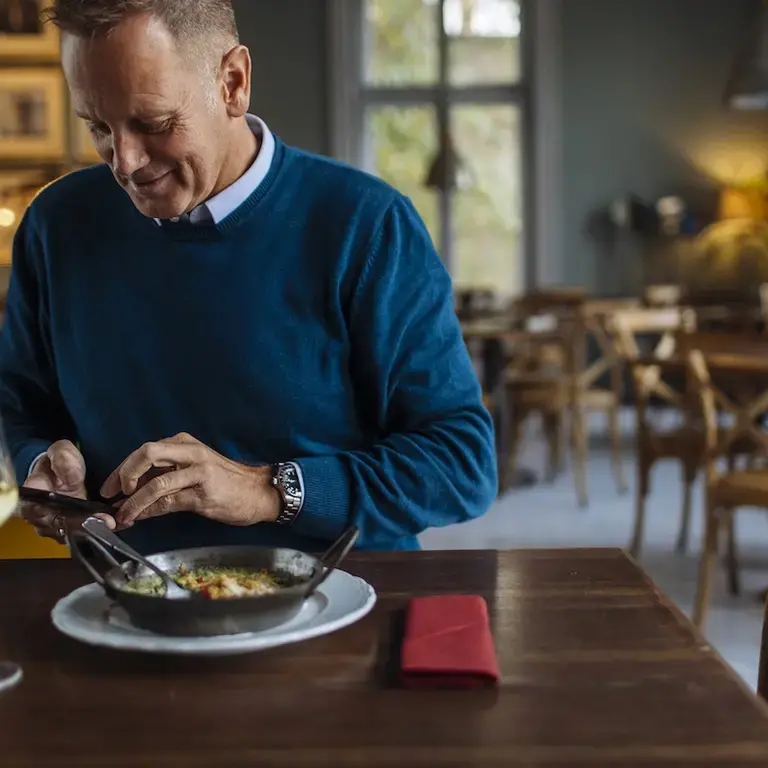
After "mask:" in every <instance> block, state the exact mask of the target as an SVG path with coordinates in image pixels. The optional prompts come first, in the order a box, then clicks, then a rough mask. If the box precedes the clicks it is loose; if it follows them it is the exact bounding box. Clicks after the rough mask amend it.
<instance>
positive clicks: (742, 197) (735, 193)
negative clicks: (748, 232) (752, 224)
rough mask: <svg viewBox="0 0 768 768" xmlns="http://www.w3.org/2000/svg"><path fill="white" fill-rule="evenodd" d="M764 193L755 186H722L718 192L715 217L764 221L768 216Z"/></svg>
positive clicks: (767, 205)
mask: <svg viewBox="0 0 768 768" xmlns="http://www.w3.org/2000/svg"><path fill="white" fill-rule="evenodd" d="M767 212H768V204H767V203H766V197H765V193H764V192H763V190H762V189H759V188H757V187H746V188H743V187H724V188H723V189H722V191H721V192H720V200H719V203H718V211H717V218H718V219H720V220H723V219H749V220H750V221H765V220H766V218H768V216H766V213H767Z"/></svg>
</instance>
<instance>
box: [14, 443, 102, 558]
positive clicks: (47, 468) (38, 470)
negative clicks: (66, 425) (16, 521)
mask: <svg viewBox="0 0 768 768" xmlns="http://www.w3.org/2000/svg"><path fill="white" fill-rule="evenodd" d="M24 486H25V487H26V488H37V489H38V490H41V491H55V492H56V493H60V494H62V495H63V496H71V497H73V498H75V499H84V498H86V493H85V460H84V459H83V455H82V454H81V453H80V451H78V450H77V448H76V447H75V445H74V444H73V443H71V442H70V441H69V440H59V442H57V443H54V444H53V445H52V446H51V447H50V448H49V449H48V451H47V452H46V454H45V456H41V457H40V459H39V460H38V462H37V464H36V465H35V468H34V470H33V471H32V473H31V474H30V475H29V477H28V478H27V480H26V482H25V483H24ZM20 509H21V516H22V517H23V518H24V519H25V520H26V521H27V522H28V523H31V524H32V525H33V526H34V527H35V528H36V529H37V532H38V534H40V536H44V537H46V538H51V539H56V541H59V542H62V543H63V537H62V536H61V529H62V528H63V527H64V525H63V522H64V520H66V522H67V524H70V525H71V524H72V523H76V524H77V523H81V522H82V521H83V520H85V517H86V516H85V515H83V516H78V515H76V514H73V513H71V512H67V513H65V514H63V513H62V512H61V511H57V510H56V509H55V508H53V507H47V506H44V505H42V504H21V505H20ZM97 517H100V518H101V519H102V520H104V522H106V523H107V525H108V526H109V527H110V528H112V529H114V528H115V527H116V522H115V520H114V518H113V517H110V516H109V515H97Z"/></svg>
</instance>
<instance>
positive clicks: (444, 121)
mask: <svg viewBox="0 0 768 768" xmlns="http://www.w3.org/2000/svg"><path fill="white" fill-rule="evenodd" d="M437 24H438V27H437V29H438V41H439V47H438V51H439V78H438V99H437V105H436V107H437V108H436V110H435V113H436V118H437V131H438V152H439V153H440V154H441V155H442V156H445V155H446V154H447V153H448V152H449V151H450V146H451V145H450V141H451V138H450V129H451V127H450V119H451V116H450V103H449V100H448V90H449V84H448V67H449V61H448V57H449V55H450V52H449V50H448V32H447V30H446V29H445V0H439V2H438V3H437ZM437 195H438V204H439V217H440V243H439V246H438V247H439V248H440V255H441V256H442V258H443V261H444V262H445V266H446V268H447V269H448V271H449V272H450V271H451V267H452V262H453V191H452V190H450V189H442V188H441V189H438V190H437Z"/></svg>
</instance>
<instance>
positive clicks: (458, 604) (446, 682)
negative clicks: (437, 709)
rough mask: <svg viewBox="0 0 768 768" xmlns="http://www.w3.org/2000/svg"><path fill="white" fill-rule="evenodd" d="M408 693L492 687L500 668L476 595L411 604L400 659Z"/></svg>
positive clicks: (437, 597) (422, 599) (483, 607)
mask: <svg viewBox="0 0 768 768" xmlns="http://www.w3.org/2000/svg"><path fill="white" fill-rule="evenodd" d="M400 674H401V679H402V682H403V685H405V686H406V687H408V688H481V687H487V686H492V685H495V684H496V683H497V682H498V680H499V666H498V662H497V661H496V651H495V649H494V647H493V637H492V635H491V627H490V622H489V619H488V606H487V605H486V603H485V600H484V599H483V598H482V597H480V596H478V595H435V596H433V597H417V598H414V599H413V600H411V602H410V604H409V606H408V611H407V614H406V619H405V632H404V637H403V646H402V653H401V659H400Z"/></svg>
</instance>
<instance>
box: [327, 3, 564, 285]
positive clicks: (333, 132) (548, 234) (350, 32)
mask: <svg viewBox="0 0 768 768" xmlns="http://www.w3.org/2000/svg"><path fill="white" fill-rule="evenodd" d="M364 2H365V0H327V3H328V14H327V15H328V29H327V35H328V49H329V80H330V82H329V89H330V94H331V103H330V110H329V134H330V149H331V154H332V156H333V157H335V158H336V159H338V160H341V161H342V162H345V163H348V164H350V165H353V166H357V167H360V168H365V167H367V162H366V161H367V159H368V158H367V154H366V153H367V151H368V149H367V147H366V130H365V122H366V113H367V110H368V109H369V108H370V107H376V106H412V107H416V106H430V107H433V108H434V109H435V113H436V118H437V119H436V126H435V127H436V131H437V132H439V131H440V129H441V127H442V126H443V125H445V124H446V121H447V120H448V119H449V118H448V115H449V114H450V109H451V107H453V106H455V105H466V104H483V105H488V106H493V105H499V104H502V105H512V106H515V107H517V108H518V110H519V114H520V125H521V137H520V138H521V147H520V152H521V153H522V154H521V171H522V178H521V185H522V187H521V189H522V210H521V221H522V232H521V234H522V238H521V246H520V253H519V254H518V257H519V258H518V263H517V264H513V265H512V266H516V267H517V269H518V278H517V284H518V285H519V286H520V290H521V291H522V290H526V289H530V288H532V287H535V286H537V285H542V284H548V283H550V284H551V283H558V282H560V280H559V279H558V278H560V277H561V276H562V274H563V271H564V270H563V264H562V247H561V244H560V235H561V232H562V221H561V217H562V210H561V209H562V206H561V205H560V200H561V180H560V171H561V168H562V162H561V152H562V148H561V143H562V142H561V132H560V81H561V71H560V57H559V54H560V10H561V9H560V3H561V2H562V0H520V16H521V26H522V31H521V37H520V42H521V54H520V55H521V61H520V79H519V81H518V82H517V83H499V84H478V85H462V86H451V85H450V83H448V82H447V72H446V71H445V69H446V67H445V64H444V65H443V67H442V71H441V72H440V75H439V78H440V82H438V83H437V84H435V85H413V86H392V87H391V86H386V85H371V84H367V83H366V82H365V80H364V71H365V70H364V59H363V55H364V45H365V40H364V30H365V26H364V23H365V19H364V10H365V9H364ZM443 4H444V0H436V2H435V14H436V19H435V23H436V24H439V33H440V38H439V44H440V45H441V46H444V47H445V48H444V49H443V51H442V54H443V55H442V56H441V60H442V61H443V62H446V60H447V57H446V55H445V49H446V48H447V45H448V41H449V39H450V38H449V36H448V35H446V33H445V31H444V29H443V25H442V24H441V23H440V14H441V9H442V7H443ZM534 128H535V129H536V130H534ZM425 173H426V169H425ZM436 194H437V195H438V205H439V207H440V221H441V234H442V240H443V241H444V242H445V241H446V240H448V241H450V239H451V237H452V236H451V232H450V230H451V225H452V217H453V213H452V199H451V193H446V192H441V191H437V193H436ZM438 246H440V244H438ZM448 250H449V256H448V258H447V259H446V266H447V268H448V269H449V270H450V269H451V267H452V264H451V258H450V247H449V249H448ZM537 254H540V257H539V258H537V257H536V256H537ZM443 255H444V256H445V254H443Z"/></svg>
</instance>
